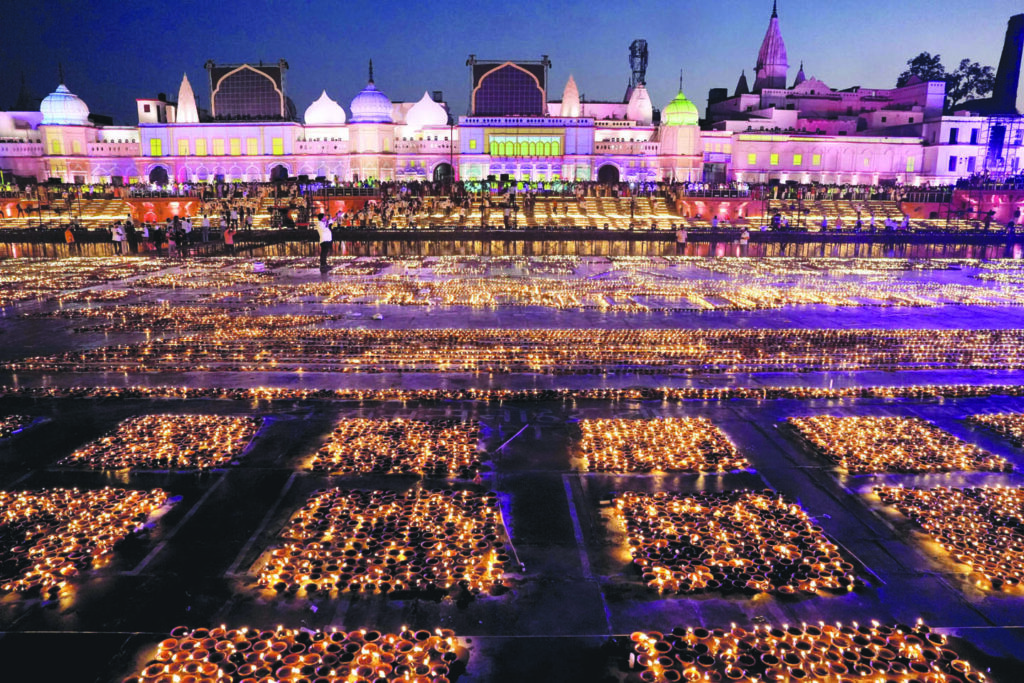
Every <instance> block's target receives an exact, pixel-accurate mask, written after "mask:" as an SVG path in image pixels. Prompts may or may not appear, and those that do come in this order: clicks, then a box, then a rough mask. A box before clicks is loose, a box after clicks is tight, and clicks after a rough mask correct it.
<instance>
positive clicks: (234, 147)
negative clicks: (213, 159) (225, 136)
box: [229, 138, 242, 157]
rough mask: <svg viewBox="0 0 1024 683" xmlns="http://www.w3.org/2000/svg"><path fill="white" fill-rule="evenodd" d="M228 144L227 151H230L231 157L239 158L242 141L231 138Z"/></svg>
mask: <svg viewBox="0 0 1024 683" xmlns="http://www.w3.org/2000/svg"><path fill="white" fill-rule="evenodd" d="M229 144H230V147H229V149H230V150H231V156H233V157H237V156H241V154H242V141H241V139H239V138H231V142H230V143H229Z"/></svg>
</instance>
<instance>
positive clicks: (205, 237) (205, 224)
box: [201, 213, 210, 242]
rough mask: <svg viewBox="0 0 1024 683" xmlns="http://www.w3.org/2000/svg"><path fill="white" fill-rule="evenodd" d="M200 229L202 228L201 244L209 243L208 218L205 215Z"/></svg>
mask: <svg viewBox="0 0 1024 683" xmlns="http://www.w3.org/2000/svg"><path fill="white" fill-rule="evenodd" d="M201 227H202V231H203V242H209V241H210V217H209V216H207V215H206V214H205V213H204V214H203V222H202V226H201Z"/></svg>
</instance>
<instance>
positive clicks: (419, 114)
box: [405, 92, 448, 130]
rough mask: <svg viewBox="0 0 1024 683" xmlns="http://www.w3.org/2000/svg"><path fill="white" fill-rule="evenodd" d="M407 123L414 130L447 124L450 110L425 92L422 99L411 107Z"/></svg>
mask: <svg viewBox="0 0 1024 683" xmlns="http://www.w3.org/2000/svg"><path fill="white" fill-rule="evenodd" d="M405 123H406V125H407V126H409V127H410V128H412V129H413V130H423V129H424V128H426V127H427V126H447V125H448V112H447V111H445V108H444V107H442V106H441V104H440V103H438V102H435V101H434V100H432V99H431V98H430V95H429V94H427V93H426V92H424V93H423V97H422V98H421V99H420V101H419V102H417V103H416V104H414V105H412V107H410V108H409V111H408V113H407V114H406V115H405Z"/></svg>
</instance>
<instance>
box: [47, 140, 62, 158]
mask: <svg viewBox="0 0 1024 683" xmlns="http://www.w3.org/2000/svg"><path fill="white" fill-rule="evenodd" d="M63 153H64V145H63V144H62V143H61V141H60V140H58V139H57V138H50V154H58V155H59V154H63Z"/></svg>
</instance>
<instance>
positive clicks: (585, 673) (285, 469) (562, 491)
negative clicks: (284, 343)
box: [0, 307, 1024, 683]
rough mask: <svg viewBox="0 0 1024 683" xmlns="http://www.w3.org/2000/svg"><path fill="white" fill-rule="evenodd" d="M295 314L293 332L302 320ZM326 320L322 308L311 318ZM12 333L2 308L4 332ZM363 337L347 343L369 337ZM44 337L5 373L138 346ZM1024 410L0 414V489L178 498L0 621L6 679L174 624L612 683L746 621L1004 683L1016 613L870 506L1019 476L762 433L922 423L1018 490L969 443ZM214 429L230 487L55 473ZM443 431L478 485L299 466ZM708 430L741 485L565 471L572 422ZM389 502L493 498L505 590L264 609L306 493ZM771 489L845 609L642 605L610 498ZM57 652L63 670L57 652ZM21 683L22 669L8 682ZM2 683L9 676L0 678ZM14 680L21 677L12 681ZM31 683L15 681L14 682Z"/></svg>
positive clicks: (501, 321) (81, 406)
mask: <svg viewBox="0 0 1024 683" xmlns="http://www.w3.org/2000/svg"><path fill="white" fill-rule="evenodd" d="M308 309H309V307H306V309H305V310H308ZM317 310H320V308H317ZM7 312H8V314H9V313H10V310H8V311H7ZM382 322H383V323H385V324H388V325H391V326H394V327H403V326H411V327H426V326H448V325H451V326H471V325H479V326H498V325H501V326H505V327H514V326H523V327H534V326H552V327H554V326H559V327H561V326H604V325H609V326H620V325H636V326H692V327H734V326H735V327H746V326H765V327H804V326H825V327H833V326H835V327H839V326H842V327H858V326H869V325H870V326H879V327H885V326H890V325H891V326H901V327H902V326H907V327H921V328H929V327H935V328H957V327H1022V326H1024V313H1022V309H1016V308H1010V309H991V308H988V309H974V310H972V309H966V308H951V307H944V308H940V309H881V310H878V309H872V310H868V309H852V310H835V309H829V310H823V309H822V310H806V309H804V310H800V309H787V310H786V311H761V312H754V313H736V314H733V313H721V314H689V315H687V314H676V315H673V316H670V317H669V319H668V320H661V319H659V320H658V321H657V323H656V324H652V321H651V320H650V319H645V318H643V317H642V316H604V317H602V316H601V315H600V314H587V313H572V312H564V313H560V312H551V311H548V312H542V311H526V310H521V309H515V310H512V311H506V310H489V311H483V312H476V311H473V312H467V311H446V312H442V313H435V314H430V315H426V314H425V313H424V312H423V311H407V310H404V309H397V308H396V309H395V310H394V311H388V312H387V313H386V315H385V319H384V321H382ZM367 323H368V321H365V320H364V321H363V323H361V324H367ZM71 326H72V325H71V324H70V323H68V322H60V321H28V320H17V319H12V318H8V319H6V320H4V321H3V322H0V334H2V342H3V345H2V352H0V353H2V356H3V358H5V359H6V358H16V357H20V356H23V355H27V354H29V353H31V354H38V353H48V352H53V351H59V350H67V349H69V348H87V347H91V346H98V345H102V344H109V343H121V342H123V341H126V340H128V339H138V338H141V335H108V336H105V335H98V334H97V335H77V334H72V333H71V332H70V327H71ZM949 382H972V383H1006V382H1018V383H1024V373H1006V372H972V371H950V372H924V373H902V374H893V373H881V372H871V373H842V374H837V373H832V374H829V373H811V374H799V375H779V374H773V375H752V376H714V377H706V378H701V377H698V378H666V377H657V376H643V377H635V376H612V377H605V378H590V377H581V378H560V377H533V376H511V377H504V378H485V377H479V376H454V375H452V376H449V375H436V376H434V375H413V376H411V377H410V376H389V375H373V376H341V377H338V376H330V377H327V376H322V375H306V376H304V377H302V378H297V377H295V376H293V375H274V374H269V375H261V376H259V377H256V378H250V377H246V376H244V375H240V374H238V373H230V374H228V375H224V376H219V375H216V374H214V373H209V374H198V373H185V374H177V375H158V376H152V375H149V376H141V377H133V376H122V375H118V376H114V375H99V376H90V375H64V376H59V375H51V376H44V375H38V376H37V375H32V374H26V373H19V374H18V375H15V376H12V375H10V374H5V375H4V376H2V377H0V384H19V385H24V386H43V385H62V386H69V385H86V386H88V385H130V384H138V383H146V384H175V385H178V384H187V385H194V386H256V385H268V384H269V385H276V386H303V387H330V388H335V387H346V386H356V387H391V386H402V387H407V388H429V387H437V386H443V387H453V388H454V387H463V386H492V387H496V386H503V387H504V386H508V387H517V388H518V387H540V386H545V387H546V386H569V387H589V386H638V385H648V386H661V385H672V386H721V385H737V386H745V385H780V384H785V385H791V384H792V385H807V386H829V385H833V386H848V385H879V384H926V383H949ZM1008 410H1009V411H1018V412H1021V411H1024V398H1001V397H993V398H981V399H946V400H942V401H936V400H927V401H916V400H865V399H848V400H842V401H798V400H777V401H746V400H736V401H724V402H699V401H695V402H684V403H670V402H660V401H659V402H629V401H627V402H612V401H596V400H586V401H577V402H574V403H561V402H532V403H505V404H486V403H478V402H470V401H451V402H408V403H400V402H385V403H374V402H367V403H362V404H357V403H346V402H332V401H303V402H292V401H281V402H275V403H261V404H248V403H244V402H232V401H212V400H190V401H181V400H130V401H129V400H81V399H62V400H52V399H46V400H27V399H15V398H10V397H8V398H0V413H3V414H8V413H20V414H30V415H34V416H37V417H38V418H39V419H38V420H37V422H36V423H35V424H34V425H33V426H32V427H31V428H30V429H28V430H26V431H24V432H22V433H20V434H18V435H17V436H15V437H14V438H12V439H9V440H8V441H7V442H0V487H2V488H3V489H6V490H19V489H29V488H39V487H47V486H78V487H83V488H90V487H101V486H105V485H113V486H129V487H139V488H153V487H162V488H164V489H166V490H167V491H169V492H170V494H171V495H172V496H175V497H180V500H177V502H176V503H175V504H174V506H173V507H172V508H171V510H170V512H169V513H168V514H167V515H166V516H164V517H163V518H162V519H160V520H159V521H158V522H157V523H156V524H155V525H154V526H153V528H152V529H150V530H149V532H148V533H147V534H144V535H143V536H141V537H138V538H134V539H131V540H130V541H128V542H126V543H124V544H123V545H122V546H120V547H119V549H118V552H117V554H116V555H117V557H116V560H115V561H114V563H113V564H111V565H110V566H108V567H106V568H104V569H102V570H97V571H95V572H91V573H88V574H87V575H85V576H84V577H82V579H81V580H80V581H79V582H78V584H77V588H76V590H75V592H74V593H73V595H72V597H70V598H69V599H67V600H64V601H55V602H49V603H44V602H41V601H39V600H26V599H17V598H14V597H12V596H7V597H4V598H2V599H0V661H3V662H5V666H9V667H14V666H25V665H27V666H30V667H32V669H33V670H36V671H40V672H45V673H40V674H39V675H38V676H33V677H32V679H31V680H39V681H43V680H54V681H58V680H59V681H106V680H119V679H120V678H122V677H123V676H126V675H128V673H129V672H130V671H131V670H132V669H133V668H134V667H136V666H138V665H139V664H141V663H144V662H145V660H146V659H147V658H148V656H150V655H151V654H152V652H153V648H154V647H155V644H156V643H157V642H158V641H159V640H160V639H161V638H162V637H166V633H167V632H168V631H169V630H170V629H171V628H173V627H174V626H177V625H179V624H184V625H189V626H195V627H197V626H204V625H218V624H222V623H224V624H229V625H231V626H241V625H249V626H257V625H258V626H271V627H273V626H275V625H277V624H283V625H285V626H289V627H300V626H307V627H311V628H316V627H327V626H336V627H338V628H342V629H346V630H349V629H354V628H359V627H363V626H366V627H372V628H378V629H381V630H392V629H398V628H400V627H401V626H402V625H407V626H410V627H413V628H427V629H433V628H436V627H444V628H452V629H454V630H455V631H456V632H457V633H458V634H460V635H462V636H466V637H469V638H471V640H472V643H471V651H472V658H471V660H470V666H469V670H468V672H467V674H466V675H464V676H463V677H461V678H460V681H470V682H472V681H503V682H504V681H509V682H512V681H517V682H519V681H524V680H531V679H532V680H537V681H580V682H583V681H588V682H590V681H617V680H622V679H623V678H624V676H625V674H626V670H625V669H624V658H623V656H622V652H623V650H622V649H621V638H620V637H621V636H622V635H624V634H628V633H629V632H631V631H633V630H638V629H647V630H650V629H656V630H670V629H671V628H672V627H674V626H679V625H692V626H696V625H704V626H710V627H714V626H728V624H729V623H731V622H736V623H739V624H749V623H751V622H752V621H753V620H755V619H757V618H760V617H764V618H766V619H767V620H769V621H771V622H780V623H782V622H798V621H807V622H816V621H818V620H825V621H837V620H840V621H861V622H867V621H870V620H871V619H878V620H880V621H883V622H894V621H898V622H913V621H914V620H916V619H918V618H923V619H924V620H925V621H926V622H927V623H928V624H930V625H932V626H933V627H937V628H939V629H942V630H943V631H944V632H946V633H948V634H950V635H951V636H954V637H955V638H956V639H957V640H956V642H957V643H958V646H960V647H962V648H964V649H965V651H966V652H967V653H968V654H969V655H970V656H971V658H972V660H973V661H974V662H975V664H976V665H978V666H980V667H981V668H982V669H983V670H984V669H986V668H991V670H992V674H993V676H994V677H996V679H997V680H1002V681H1004V682H1005V683H1012V682H1014V681H1018V680H1021V677H1020V675H1021V673H1022V672H1024V654H1022V653H1024V622H1022V621H1021V618H1020V615H1021V614H1022V613H1024V597H1022V596H1021V595H999V594H996V595H993V594H989V593H984V592H981V591H979V590H978V589H976V588H974V587H973V586H972V585H971V583H970V582H969V581H968V580H967V579H966V576H965V575H964V573H963V572H962V568H958V567H957V566H955V565H953V564H951V563H950V562H949V561H947V560H946V559H944V558H943V557H942V556H941V555H940V554H939V553H938V552H936V550H935V548H934V546H929V545H926V544H923V543H921V542H920V541H919V537H918V536H917V535H916V534H914V533H912V532H911V530H910V529H909V527H908V525H907V524H906V522H905V521H904V520H901V519H900V518H899V517H898V516H896V515H892V514H890V513H887V512H885V511H883V510H881V509H880V507H879V504H878V502H877V500H872V499H871V498H870V497H869V496H868V495H867V493H868V492H869V491H870V489H871V487H872V486H874V485H876V484H878V483H881V482H884V483H905V484H908V485H911V484H947V485H956V484H965V483H968V484H980V483H991V484H996V483H999V484H1011V485H1024V475H1021V474H1010V475H1003V474H997V475H991V474H988V475H986V474H974V475H959V474H952V475H935V476H927V477H918V476H895V475H890V476H884V477H876V476H861V477H844V476H841V475H839V474H838V473H836V472H835V471H834V470H833V469H832V468H830V467H829V466H828V464H827V463H826V462H825V461H823V460H822V459H820V458H818V457H815V456H814V455H812V454H810V453H809V452H808V451H807V450H805V448H804V447H803V446H802V444H801V443H800V442H799V441H798V440H797V439H795V438H794V437H793V436H792V435H790V434H789V433H787V431H786V430H784V429H780V428H779V426H780V423H781V421H782V420H784V419H785V418H787V417H790V416H797V415H801V416H802V415H814V414H826V413H827V414H838V415H912V416H918V417H922V418H925V419H927V420H930V421H932V422H934V423H936V424H937V425H939V426H940V427H942V428H944V429H947V430H948V431H950V432H952V433H954V434H956V435H957V436H960V437H961V438H963V439H966V440H967V441H970V442H972V443H976V444H979V445H981V446H983V447H985V448H987V449H990V450H992V451H993V452H996V453H998V454H999V455H1002V456H1003V457H1005V458H1007V459H1008V460H1010V461H1011V462H1013V463H1014V464H1015V465H1017V467H1018V468H1024V450H1022V449H1019V448H1015V447H1013V446H1011V445H1010V444H1008V443H1007V442H1005V441H1003V440H1002V439H1000V438H998V437H994V436H992V435H991V434H989V433H987V432H985V431H982V430H978V429H976V428H973V427H971V426H968V425H967V424H966V423H965V422H964V418H965V417H966V416H968V415H971V414H975V413H984V412H999V411H1008ZM164 412H176V413H178V412H180V413H185V412H187V413H217V414H231V415H260V416H265V417H267V418H268V419H267V421H266V423H265V425H264V427H263V428H262V430H261V431H260V432H259V434H258V435H257V437H256V439H255V440H254V442H253V444H252V446H251V449H250V450H249V451H248V452H247V454H246V455H245V456H244V457H243V458H242V459H240V460H239V464H238V465H237V466H234V467H231V468H228V469H226V470H222V471H214V472H210V473H206V474H195V473H133V474H122V473H112V474H103V473H92V472H87V471H69V470H63V469H58V468H56V467H55V463H56V462H57V461H58V460H59V459H61V458H62V457H65V456H67V455H68V454H69V453H71V452H72V451H73V450H74V449H75V448H77V447H79V446H81V445H82V444H84V443H86V442H87V441H89V440H91V439H93V438H95V437H97V436H99V435H100V434H102V433H104V432H105V431H107V430H109V429H111V428H112V427H113V426H114V425H116V424H117V423H118V422H119V421H120V420H123V419H125V418H127V417H130V416H133V415H139V414H147V413H164ZM343 416H344V417H354V416H362V417H366V416H376V417H394V416H402V417H409V418H428V417H440V416H447V417H457V418H463V419H478V420H480V421H481V423H482V424H483V446H484V448H485V449H486V451H487V461H488V463H487V467H486V468H485V473H484V475H483V477H482V481H481V482H480V483H472V482H468V481H456V480H433V481H431V480H419V479H416V478H411V477H357V476H347V477H325V476H320V475H314V474H311V473H309V472H306V471H304V470H303V464H304V462H305V460H306V459H308V458H309V457H310V456H311V455H312V454H313V453H314V452H315V450H316V449H317V448H318V447H319V445H320V444H321V443H322V442H323V440H324V438H325V437H326V436H327V435H328V434H329V433H330V431H331V428H332V425H333V423H334V422H335V421H336V420H337V419H338V418H339V417H343ZM613 416H614V417H632V418H657V417H666V416H705V417H707V418H708V419H710V420H711V421H712V422H714V423H715V424H716V425H718V426H719V427H721V428H722V429H723V430H724V431H725V432H726V434H727V435H728V436H729V438H730V439H731V440H732V441H733V442H734V443H735V444H736V445H737V447H738V448H739V449H740V451H741V452H742V453H743V454H744V455H745V456H746V457H747V458H748V459H749V460H750V461H751V462H752V464H753V467H754V470H753V471H751V472H742V473H733V474H725V475H705V476H692V475H660V476H629V475H597V474H583V473H579V472H577V471H576V470H574V469H573V467H572V465H571V463H570V458H571V456H572V453H573V442H574V439H575V438H576V436H577V428H576V426H575V423H576V422H577V421H578V420H579V419H582V418H588V417H613ZM328 485H330V486H343V487H351V488H385V489H396V490H403V489H406V488H409V487H413V486H424V487H431V486H436V487H442V488H445V487H446V488H470V489H477V490H488V491H495V492H497V493H498V494H499V499H500V501H501V505H502V512H503V515H504V520H505V524H506V528H507V531H508V534H509V538H510V540H511V544H512V546H513V548H514V550H515V556H516V558H517V559H518V561H519V562H521V563H522V565H523V567H524V569H522V571H519V570H518V569H517V571H515V572H514V573H512V574H511V575H510V577H509V578H510V590H509V591H508V592H507V593H506V594H504V595H499V596H483V597H480V598H478V599H476V600H473V601H469V602H462V603H460V602H457V601H452V600H441V601H436V600H414V599H397V598H394V597H383V596H367V595H358V596H353V597H350V596H344V597H342V598H340V599H330V598H325V597H319V598H316V599H314V600H309V599H305V598H272V597H270V596H268V595H267V594H265V593H263V592H261V591H260V590H259V589H258V588H257V586H256V576H255V574H254V573H253V571H252V567H253V564H254V562H255V561H256V560H257V559H258V557H259V555H260V554H261V552H263V551H264V550H265V549H266V548H267V546H268V545H269V544H270V543H272V542H273V540H274V538H275V537H276V535H277V533H278V532H279V531H280V529H281V528H282V526H283V525H284V524H285V522H286V521H287V519H288V518H289V516H290V515H291V514H292V513H293V512H294V511H295V510H296V509H297V508H298V507H299V506H301V505H302V503H303V501H304V500H305V498H306V497H307V496H308V495H309V494H310V493H311V492H312V491H314V490H315V489H318V488H322V487H324V486H328ZM766 487H767V488H772V489H775V490H777V491H779V492H781V493H784V494H786V495H787V496H790V497H792V498H793V499H795V500H798V501H799V502H800V503H801V505H803V506H804V508H805V509H806V510H807V511H808V512H809V514H810V515H811V516H812V517H813V518H814V519H815V521H816V523H817V524H819V525H820V526H821V527H822V528H823V529H824V531H825V533H826V534H828V535H829V536H830V537H831V538H832V539H833V540H834V541H835V542H836V543H838V544H839V545H841V546H842V548H843V550H844V552H845V553H846V554H848V555H849V556H850V557H851V558H852V559H853V562H854V564H855V566H856V570H857V572H858V574H859V575H861V576H863V577H864V578H865V579H866V581H867V584H868V585H867V586H866V587H865V588H863V589H861V590H858V591H856V592H853V593H850V594H847V595H843V596H826V595H821V596H817V597H811V598H798V599H792V600H781V599H777V598H771V597H757V598H746V597H737V596H729V597H722V596H715V595H702V596H699V597H697V598H695V599H686V598H681V597H667V598H666V597H659V596H657V595H654V594H651V593H649V592H648V591H647V590H646V589H645V587H644V586H643V584H642V583H641V581H640V577H639V575H638V574H637V573H636V572H635V571H634V569H633V568H632V567H631V566H630V565H629V562H628V556H627V554H626V548H625V545H624V543H623V538H622V536H621V534H620V533H618V532H616V531H614V530H613V528H612V527H610V526H609V524H608V517H607V505H606V502H607V499H608V496H609V495H610V494H611V493H613V492H617V491H626V490H636V491H659V490H664V491H684V492H689V491H718V490H729V489H733V488H756V489H761V488H766ZM58 653H59V654H58ZM19 663H21V664H19ZM0 679H5V677H3V676H0ZM10 680H16V679H13V678H12V679H10ZM26 680H28V679H26Z"/></svg>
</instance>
